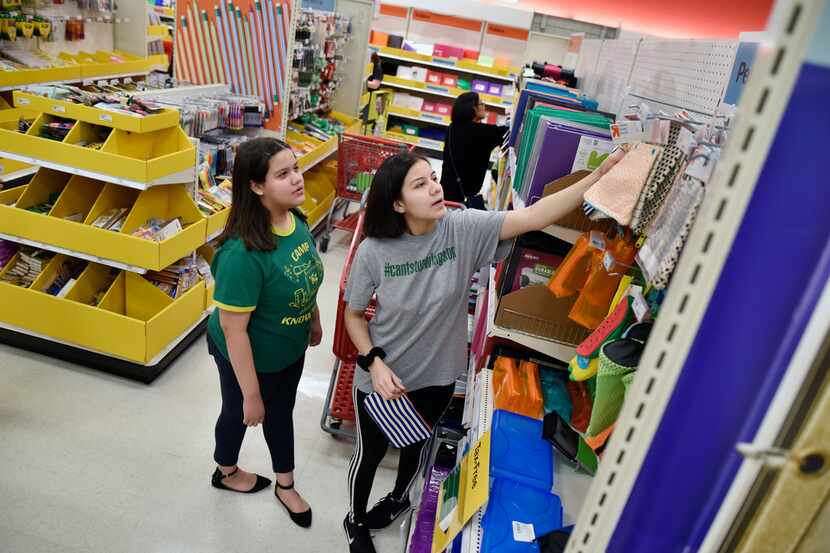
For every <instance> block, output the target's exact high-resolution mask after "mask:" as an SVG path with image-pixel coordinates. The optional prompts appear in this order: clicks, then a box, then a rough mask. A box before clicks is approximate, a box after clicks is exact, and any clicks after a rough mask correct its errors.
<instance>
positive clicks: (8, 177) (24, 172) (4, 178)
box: [0, 167, 37, 183]
mask: <svg viewBox="0 0 830 553" xmlns="http://www.w3.org/2000/svg"><path fill="white" fill-rule="evenodd" d="M35 173H37V167H30V168H28V169H20V170H19V171H14V172H13V173H6V174H3V175H0V183H4V182H9V181H13V180H16V179H20V178H23V177H28V176H29V175H34V174H35Z"/></svg>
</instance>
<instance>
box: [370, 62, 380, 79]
mask: <svg viewBox="0 0 830 553" xmlns="http://www.w3.org/2000/svg"><path fill="white" fill-rule="evenodd" d="M366 80H367V81H382V80H383V65H382V64H381V62H377V63H375V62H372V74H371V75H369V78H368V79H366Z"/></svg>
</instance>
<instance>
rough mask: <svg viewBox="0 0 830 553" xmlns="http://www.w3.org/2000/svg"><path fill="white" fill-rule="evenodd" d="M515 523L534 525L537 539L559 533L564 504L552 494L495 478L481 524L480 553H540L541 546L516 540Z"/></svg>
mask: <svg viewBox="0 0 830 553" xmlns="http://www.w3.org/2000/svg"><path fill="white" fill-rule="evenodd" d="M513 521H517V522H521V523H524V524H531V525H533V533H534V534H535V535H536V536H537V537H539V536H543V535H545V534H547V533H549V532H553V531H554V530H558V529H559V528H561V527H562V501H561V500H560V499H559V496H557V495H554V494H552V493H550V492H549V491H542V490H537V489H534V488H531V487H528V486H525V485H523V484H521V483H519V482H513V481H510V480H506V479H503V478H495V479H493V485H492V487H491V489H490V498H489V500H488V502H487V507H486V511H485V512H484V517H483V518H482V521H481V526H482V529H483V530H484V538H483V540H482V543H481V553H538V552H539V544H538V543H536V542H519V541H516V540H515V539H514V537H513Z"/></svg>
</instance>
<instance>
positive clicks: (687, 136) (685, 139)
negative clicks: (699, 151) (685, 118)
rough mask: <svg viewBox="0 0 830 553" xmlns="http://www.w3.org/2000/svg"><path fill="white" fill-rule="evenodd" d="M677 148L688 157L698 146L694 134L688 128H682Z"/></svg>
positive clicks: (678, 136)
mask: <svg viewBox="0 0 830 553" xmlns="http://www.w3.org/2000/svg"><path fill="white" fill-rule="evenodd" d="M676 146H677V147H678V148H680V150H681V151H682V152H683V153H684V154H685V155H686V156H689V155H691V154H692V151H693V150H694V149H695V146H697V141H695V135H694V133H693V132H692V131H690V130H689V129H687V128H686V127H683V128H681V129H680V134H678V135H677V143H676Z"/></svg>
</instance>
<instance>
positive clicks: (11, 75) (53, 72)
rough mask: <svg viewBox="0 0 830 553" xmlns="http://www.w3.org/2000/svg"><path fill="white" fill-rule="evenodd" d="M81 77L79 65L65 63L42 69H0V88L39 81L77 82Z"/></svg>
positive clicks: (37, 82) (9, 87) (16, 86)
mask: <svg viewBox="0 0 830 553" xmlns="http://www.w3.org/2000/svg"><path fill="white" fill-rule="evenodd" d="M81 80H83V79H82V78H81V66H80V65H79V64H77V63H67V64H66V65H62V66H60V67H47V68H44V69H21V70H19V71H0V89H4V88H5V89H11V88H19V87H21V86H26V85H31V84H39V83H66V82H78V81H81Z"/></svg>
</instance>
